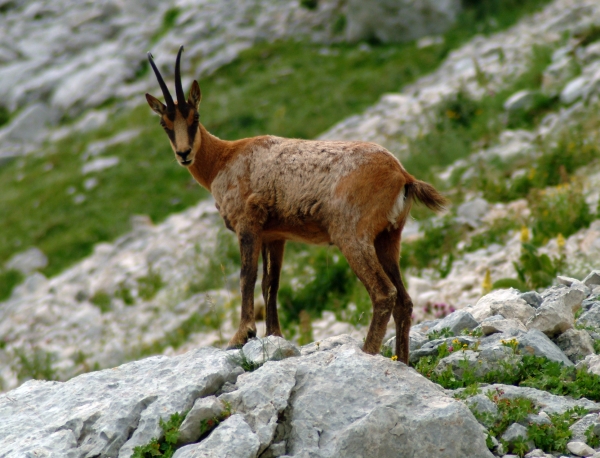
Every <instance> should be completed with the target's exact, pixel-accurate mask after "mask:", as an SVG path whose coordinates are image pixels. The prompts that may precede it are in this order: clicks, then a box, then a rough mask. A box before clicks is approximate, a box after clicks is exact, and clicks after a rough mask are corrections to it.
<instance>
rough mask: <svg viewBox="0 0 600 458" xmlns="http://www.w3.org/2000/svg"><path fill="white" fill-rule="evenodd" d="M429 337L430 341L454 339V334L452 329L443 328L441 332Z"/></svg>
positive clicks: (433, 333)
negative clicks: (446, 338) (445, 338)
mask: <svg viewBox="0 0 600 458" xmlns="http://www.w3.org/2000/svg"><path fill="white" fill-rule="evenodd" d="M427 337H428V338H429V340H436V339H442V338H444V337H454V333H453V332H452V331H450V328H442V329H440V330H439V331H432V332H430V333H429V334H428V335H427Z"/></svg>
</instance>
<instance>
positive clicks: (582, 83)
mask: <svg viewBox="0 0 600 458" xmlns="http://www.w3.org/2000/svg"><path fill="white" fill-rule="evenodd" d="M587 83H588V80H587V78H585V77H583V76H578V77H577V78H574V79H572V80H571V81H569V82H568V83H567V85H566V86H565V87H564V89H563V90H562V92H561V93H560V101H561V102H562V103H565V104H567V105H570V104H571V103H573V102H575V101H576V100H577V99H579V98H581V97H583V94H584V93H585V88H586V85H587Z"/></svg>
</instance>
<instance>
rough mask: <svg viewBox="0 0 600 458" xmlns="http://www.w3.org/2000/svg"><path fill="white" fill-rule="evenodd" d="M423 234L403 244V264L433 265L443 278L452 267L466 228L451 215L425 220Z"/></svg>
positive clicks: (421, 266) (422, 267) (412, 265)
mask: <svg viewBox="0 0 600 458" xmlns="http://www.w3.org/2000/svg"><path fill="white" fill-rule="evenodd" d="M422 232H423V236H422V237H421V238H419V239H417V240H415V241H411V242H409V243H404V244H403V246H402V264H403V265H405V266H407V267H409V266H410V267H413V268H415V269H417V270H421V269H425V268H427V267H432V268H434V269H436V270H437V271H438V272H439V273H440V275H441V276H442V278H443V277H444V276H445V275H447V274H448V273H449V272H450V269H451V268H452V260H453V256H454V255H453V253H454V252H455V251H456V244H457V242H458V241H459V240H460V239H461V238H462V235H463V233H464V228H462V227H461V226H460V225H458V224H457V223H456V222H455V221H454V218H453V217H452V216H451V215H447V216H445V217H444V218H441V219H437V220H433V219H429V220H426V221H424V222H423V225H422Z"/></svg>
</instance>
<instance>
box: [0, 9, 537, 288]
mask: <svg viewBox="0 0 600 458" xmlns="http://www.w3.org/2000/svg"><path fill="white" fill-rule="evenodd" d="M546 3H547V0H528V1H521V2H517V1H512V0H511V1H500V0H489V1H488V2H486V3H484V4H478V5H477V6H476V7H471V9H468V10H467V11H466V13H465V14H464V15H463V16H462V17H461V20H460V21H459V23H458V24H457V26H456V27H455V28H454V29H453V30H451V31H450V32H448V33H447V34H446V40H445V43H444V44H443V45H439V46H435V47H430V48H426V49H421V50H417V49H416V47H415V45H414V43H409V44H403V45H393V46H392V45H389V46H373V47H372V48H371V50H370V51H369V52H364V51H361V49H360V47H359V46H347V45H338V46H333V47H330V48H328V53H327V54H325V53H323V51H322V50H323V49H324V48H323V46H320V45H314V44H307V43H295V42H283V43H274V44H263V45H260V46H257V47H255V48H253V49H250V50H248V51H246V52H245V53H243V54H242V56H240V58H239V59H237V60H236V61H235V62H234V63H232V64H230V65H228V66H226V67H224V68H222V69H220V70H219V71H217V72H216V73H215V74H214V75H212V76H211V77H210V78H206V79H203V80H202V82H201V83H202V89H203V94H204V100H203V102H202V110H201V112H202V122H203V123H204V124H205V125H206V127H207V128H208V129H209V130H211V131H212V132H213V133H215V134H216V135H218V136H220V137H222V138H241V137H244V136H250V135H256V134H263V133H270V134H275V135H282V136H291V137H302V138H312V137H314V136H316V135H317V134H319V133H320V132H322V131H324V130H326V129H327V128H328V127H330V126H331V125H332V124H334V123H335V122H337V121H339V120H341V119H344V118H345V117H347V116H349V115H351V114H354V113H357V112H360V111H361V110H363V109H365V108H366V107H368V106H369V105H370V104H372V103H374V102H375V101H376V100H377V99H378V98H379V97H380V95H381V94H383V93H385V92H389V91H397V90H399V89H400V88H401V87H402V86H403V85H404V84H406V83H408V82H411V81H413V80H414V79H415V78H417V77H419V76H421V75H423V74H425V73H427V72H430V71H432V70H433V69H434V68H435V67H436V66H437V65H438V64H439V63H440V62H441V61H442V60H443V58H444V57H445V56H446V55H447V53H448V51H449V50H451V49H453V48H456V47H457V46H458V45H460V44H461V43H464V42H465V41H466V40H467V39H469V38H470V37H471V36H473V35H474V34H475V33H481V32H483V33H485V32H491V31H495V30H498V29H499V28H504V27H506V26H509V25H511V24H513V23H514V22H516V20H518V19H519V18H520V17H521V16H522V15H524V14H527V13H529V12H531V11H533V10H535V9H537V8H539V7H540V6H541V5H544V4H546ZM487 10H489V11H487ZM491 16H493V17H494V20H495V22H494V25H493V26H492V25H490V24H492V22H490V21H488V19H489V18H490V17H491ZM144 77H146V78H148V77H150V76H149V75H147V74H146V75H145V76H144ZM157 92H158V89H157ZM127 128H139V129H141V130H142V135H140V137H139V138H138V139H137V140H134V141H132V142H130V143H128V144H126V145H117V146H113V147H111V148H109V149H108V150H107V151H106V152H105V153H103V156H106V155H115V156H118V157H119V158H120V160H121V162H120V164H119V165H118V166H117V167H113V168H111V169H107V170H105V171H103V172H100V173H97V174H94V176H97V178H98V180H99V185H98V187H96V188H95V189H93V190H91V191H84V190H83V181H84V179H85V178H86V177H83V176H82V175H81V173H80V168H81V165H82V162H81V159H80V157H81V155H82V153H83V152H84V151H85V150H86V147H87V145H88V144H89V143H90V142H92V141H94V140H98V139H102V138H108V137H110V136H112V135H114V134H115V133H118V132H120V131H122V130H124V129H127ZM46 149H47V151H45V152H44V155H43V156H42V157H41V158H40V157H34V156H30V157H27V158H24V159H23V160H19V161H14V162H12V163H10V164H8V165H6V166H4V167H2V168H0V182H1V183H2V192H1V193H0V214H1V215H3V217H2V219H1V220H0V260H6V259H8V257H10V256H11V255H12V254H14V253H16V252H18V251H21V250H23V249H25V248H27V247H29V246H38V247H39V248H41V249H42V250H43V251H44V252H45V253H46V254H47V255H48V256H49V259H50V264H49V266H48V267H47V268H46V270H45V272H44V273H45V274H47V275H55V274H56V273H58V272H60V271H61V270H63V269H64V268H66V267H67V266H69V265H71V264H73V263H74V262H76V261H78V260H79V259H81V258H82V257H84V256H86V255H87V254H89V253H90V252H91V250H92V247H93V245H94V244H95V243H98V242H100V241H106V240H111V239H114V238H115V237H117V236H118V235H120V234H122V233H124V232H126V231H127V230H128V228H129V222H128V221H129V217H130V215H132V214H139V213H145V214H149V215H150V216H151V217H152V219H153V220H154V221H155V222H158V221H160V220H162V219H164V218H165V217H166V216H167V215H168V214H170V213H172V212H174V211H179V210H182V209H183V208H185V207H187V206H189V205H192V204H193V203H195V202H196V201H197V200H198V199H201V198H204V197H205V196H206V195H207V194H206V192H204V191H202V190H201V189H200V188H199V187H198V186H196V185H194V184H193V183H192V182H191V179H190V177H189V176H188V174H187V172H186V171H185V170H183V169H182V168H180V167H177V166H176V165H175V164H173V159H172V157H171V154H172V153H171V152H170V150H169V147H168V144H167V142H166V139H165V138H164V134H163V133H162V132H161V129H159V127H158V124H157V122H156V118H155V117H153V116H152V115H151V113H150V110H149V109H147V108H146V107H145V106H142V107H140V108H138V109H135V110H134V111H133V112H121V113H120V114H118V115H116V116H114V117H113V118H112V119H111V120H110V121H109V123H108V124H107V125H106V126H105V127H103V128H102V129H100V130H99V131H97V132H94V133H91V134H88V135H85V136H83V137H81V136H74V137H72V138H68V139H66V140H64V141H61V142H59V143H58V144H56V145H48V146H47V148H46ZM70 187H74V188H75V189H76V193H83V194H85V195H86V201H85V202H84V203H82V204H76V203H74V201H73V196H72V195H69V194H68V192H67V190H68V189H69V188H70ZM291 251H292V252H293V250H291ZM0 274H1V272H0ZM1 278H2V277H1V275H0V282H1V281H2V280H1ZM3 288H4V291H3ZM6 289H7V286H3V285H1V284H0V296H2V295H3V294H4V295H5V294H6V293H7V291H6Z"/></svg>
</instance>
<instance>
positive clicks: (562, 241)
mask: <svg viewBox="0 0 600 458" xmlns="http://www.w3.org/2000/svg"><path fill="white" fill-rule="evenodd" d="M556 244H557V245H558V249H559V250H562V249H563V248H564V247H565V238H564V237H563V235H562V234H558V236H557V237H556Z"/></svg>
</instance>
